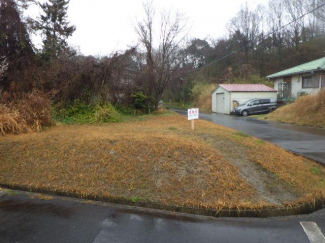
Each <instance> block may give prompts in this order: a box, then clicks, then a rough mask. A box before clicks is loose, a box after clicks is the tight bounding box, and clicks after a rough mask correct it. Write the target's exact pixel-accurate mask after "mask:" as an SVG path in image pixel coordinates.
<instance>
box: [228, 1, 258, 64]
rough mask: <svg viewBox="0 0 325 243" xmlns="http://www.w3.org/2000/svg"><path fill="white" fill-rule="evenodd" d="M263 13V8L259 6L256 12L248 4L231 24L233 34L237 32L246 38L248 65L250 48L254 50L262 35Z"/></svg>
mask: <svg viewBox="0 0 325 243" xmlns="http://www.w3.org/2000/svg"><path fill="white" fill-rule="evenodd" d="M261 12H262V9H261V6H258V7H257V8H256V9H255V10H251V9H250V8H249V6H248V4H247V3H246V4H245V5H244V6H242V8H241V10H240V11H239V12H238V13H237V15H236V17H234V18H232V19H231V20H230V23H229V29H230V32H231V34H234V33H236V32H237V33H240V34H241V35H242V36H243V37H244V43H243V45H244V46H246V48H245V53H246V62H247V63H248V61H249V60H248V51H249V48H251V49H254V47H255V46H256V45H257V40H258V37H259V35H260V33H261V32H260V31H261V30H260V29H261V23H262V17H261V14H260V13H261Z"/></svg>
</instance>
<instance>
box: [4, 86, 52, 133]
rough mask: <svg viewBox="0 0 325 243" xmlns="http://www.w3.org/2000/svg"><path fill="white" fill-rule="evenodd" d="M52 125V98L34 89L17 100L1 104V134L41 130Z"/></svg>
mask: <svg viewBox="0 0 325 243" xmlns="http://www.w3.org/2000/svg"><path fill="white" fill-rule="evenodd" d="M49 125H51V104H50V100H49V99H48V98H47V97H46V96H45V95H44V94H41V93H40V92H38V91H33V92H32V93H30V94H27V95H25V96H24V97H21V98H19V99H17V100H14V101H11V102H7V103H5V104H0V134H1V135H5V134H10V133H13V134H19V133H25V132H30V131H41V130H42V127H43V126H49Z"/></svg>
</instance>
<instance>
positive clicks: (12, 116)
mask: <svg viewBox="0 0 325 243" xmlns="http://www.w3.org/2000/svg"><path fill="white" fill-rule="evenodd" d="M28 131H30V128H29V127H28V125H27V123H26V121H25V119H24V118H23V117H22V116H21V115H20V113H19V111H18V110H15V109H10V108H9V107H7V106H5V105H0V133H1V134H2V135H5V134H8V133H16V134H18V133H23V132H28Z"/></svg>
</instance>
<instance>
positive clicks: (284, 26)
mask: <svg viewBox="0 0 325 243" xmlns="http://www.w3.org/2000/svg"><path fill="white" fill-rule="evenodd" d="M324 6H325V3H323V4H321V5H320V6H318V7H316V8H314V9H312V10H310V11H309V12H306V13H305V14H303V15H301V16H300V17H298V18H296V19H294V20H293V21H291V22H290V23H288V24H286V25H283V26H281V27H279V28H278V29H276V30H274V31H272V32H270V33H268V34H267V35H265V37H264V38H266V37H268V36H270V35H273V34H275V33H277V32H278V31H280V30H282V29H284V28H286V27H287V26H289V25H291V24H293V23H295V22H297V21H298V20H299V19H302V18H304V17H306V16H307V15H308V14H310V13H312V12H315V11H316V10H318V9H320V8H322V7H324ZM264 38H263V39H262V41H264ZM251 44H253V43H249V44H247V45H245V46H243V47H241V48H239V49H237V50H235V51H232V52H231V53H229V54H227V55H225V56H223V57H221V58H219V59H217V60H215V61H212V62H210V63H208V64H206V65H204V66H202V67H200V68H198V69H196V70H195V71H196V72H197V71H199V70H201V69H202V68H206V67H208V66H211V65H212V64H214V63H217V62H219V61H221V60H223V59H226V58H227V57H229V56H231V55H233V54H236V53H237V52H239V51H241V50H243V49H245V48H247V47H248V46H249V45H251Z"/></svg>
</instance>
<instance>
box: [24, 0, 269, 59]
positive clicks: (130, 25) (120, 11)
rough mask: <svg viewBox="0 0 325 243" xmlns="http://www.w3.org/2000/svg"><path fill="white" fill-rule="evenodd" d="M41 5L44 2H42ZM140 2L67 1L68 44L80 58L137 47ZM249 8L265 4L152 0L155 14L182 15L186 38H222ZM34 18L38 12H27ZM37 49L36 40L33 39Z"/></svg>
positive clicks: (262, 0)
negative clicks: (187, 30) (231, 22)
mask: <svg viewBox="0 0 325 243" xmlns="http://www.w3.org/2000/svg"><path fill="white" fill-rule="evenodd" d="M43 1H44V0H43ZM142 2H143V1H142V0H71V1H70V6H69V11H68V15H69V20H70V22H71V24H73V25H75V26H76V28H77V30H76V31H75V32H74V34H73V36H72V37H70V38H69V41H68V42H69V44H71V45H73V46H76V47H79V49H80V51H81V53H82V54H84V55H100V56H102V55H108V54H110V53H112V52H113V51H118V50H124V49H126V48H127V47H128V46H131V45H134V44H136V43H137V36H136V34H135V31H134V23H135V22H136V19H142V17H143V7H142ZM246 2H248V4H249V5H250V6H252V7H255V6H256V5H258V4H267V2H268V0H247V1H246V0H156V1H154V5H155V7H156V9H157V13H159V10H161V9H167V10H169V9H171V8H172V9H173V10H177V11H179V12H182V13H185V14H186V16H187V17H188V18H189V23H190V24H191V25H192V28H191V31H190V33H189V36H188V37H189V38H193V37H195V38H201V39H204V38H213V39H216V38H219V37H223V36H225V35H226V34H227V33H226V24H227V23H228V22H229V20H230V19H231V18H232V17H234V16H235V15H236V13H237V12H238V11H239V9H240V7H241V5H243V4H245V3H246ZM29 13H30V14H31V15H32V16H37V14H38V13H40V10H39V9H38V8H36V7H33V8H32V9H30V10H29ZM33 42H34V44H36V45H37V46H38V47H39V43H40V42H41V41H40V38H39V37H38V38H37V37H33Z"/></svg>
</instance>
